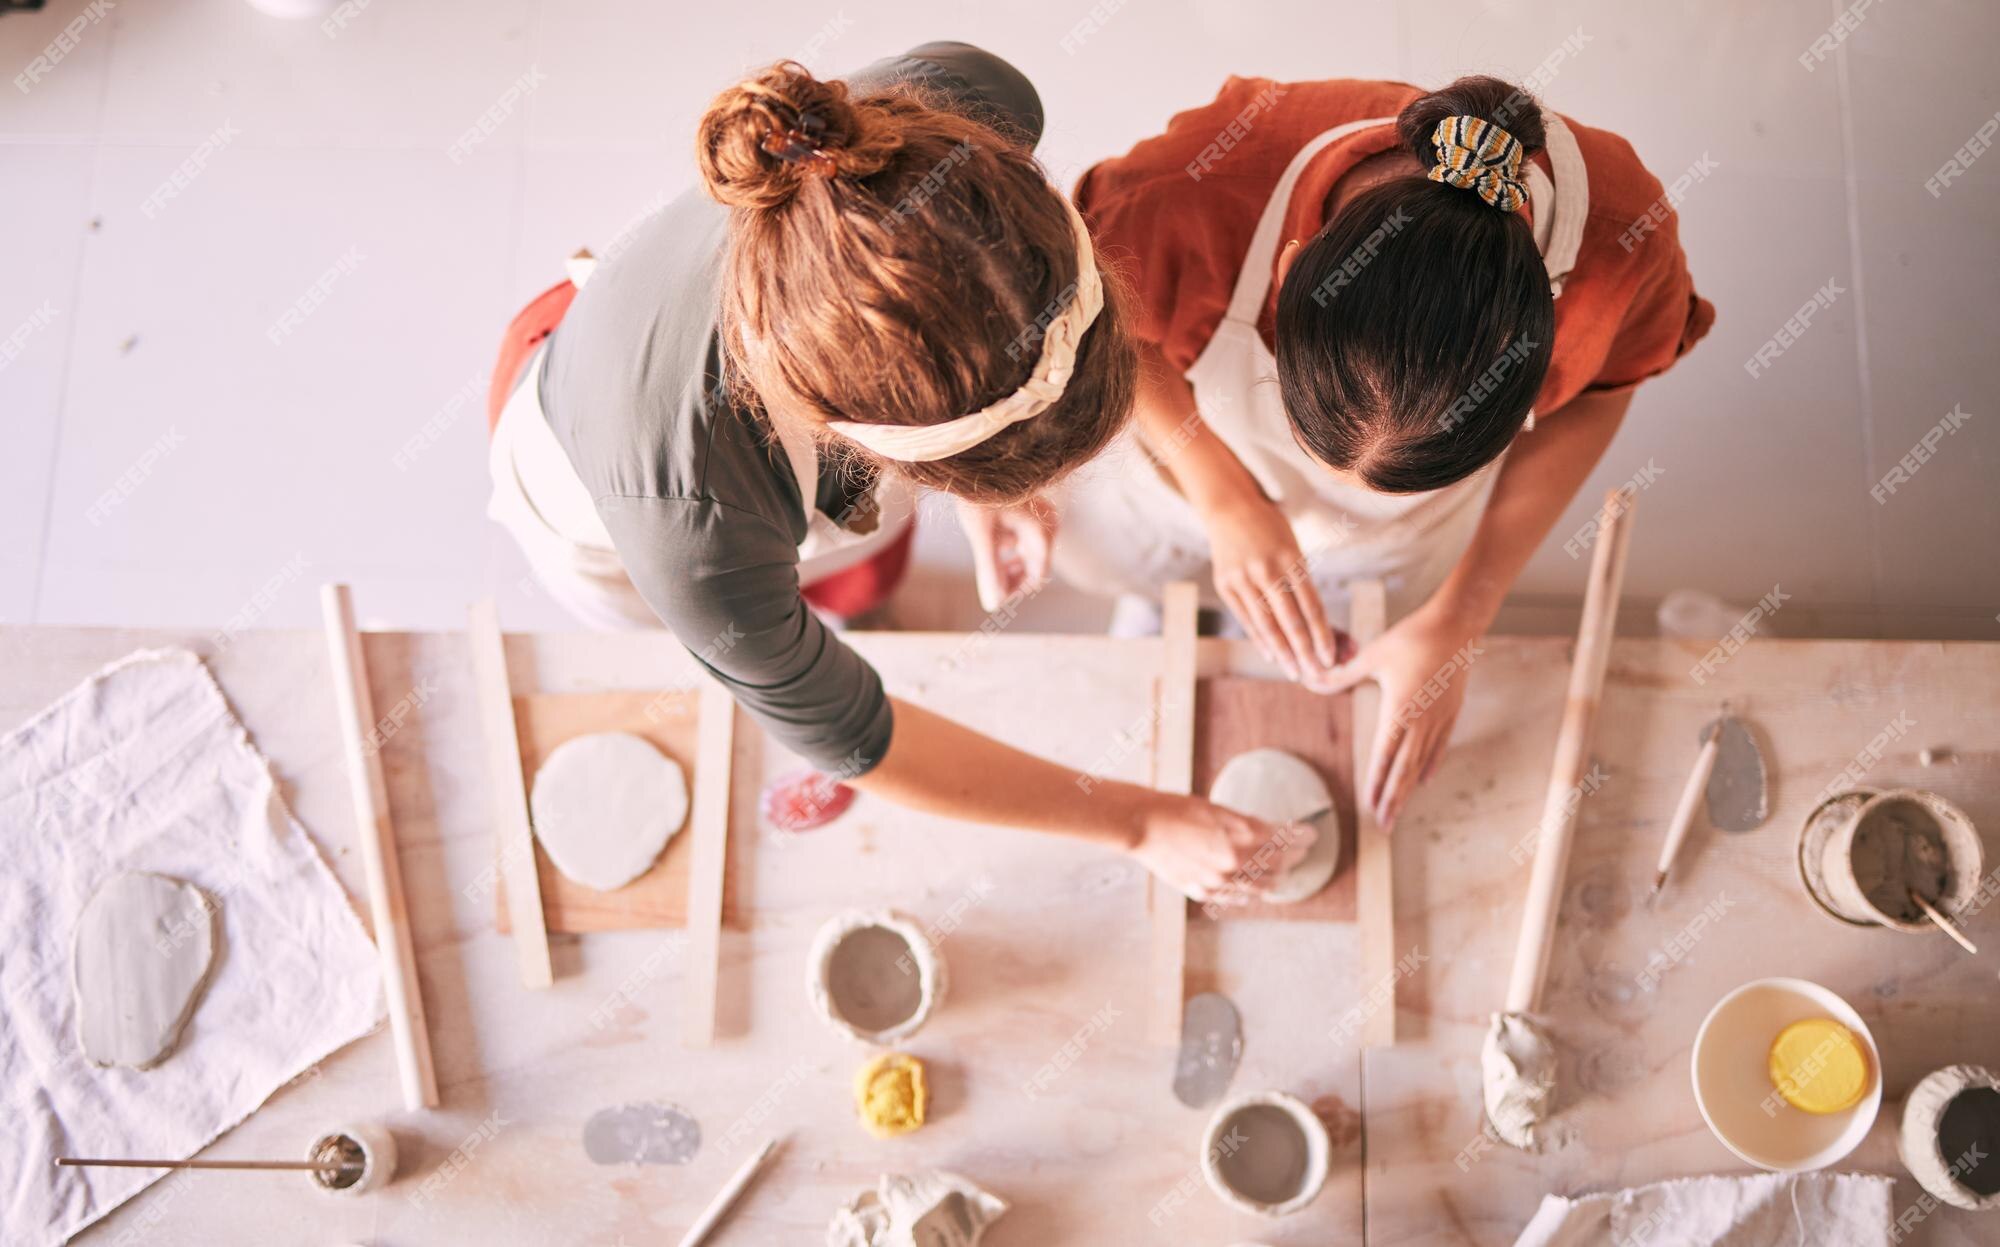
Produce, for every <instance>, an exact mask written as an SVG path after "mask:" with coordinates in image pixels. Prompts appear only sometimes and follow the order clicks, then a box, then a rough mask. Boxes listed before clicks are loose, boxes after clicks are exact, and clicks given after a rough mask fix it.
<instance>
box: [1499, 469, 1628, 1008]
mask: <svg viewBox="0 0 2000 1247" xmlns="http://www.w3.org/2000/svg"><path fill="white" fill-rule="evenodd" d="M1636 505H1637V500H1636V497H1635V495H1633V494H1631V493H1629V492H1627V491H1624V490H1617V489H1614V490H1612V491H1611V492H1610V493H1608V494H1606V495H1605V497H1604V506H1603V508H1602V509H1601V510H1600V511H1599V512H1598V531H1597V548H1596V550H1595V551H1594V552H1593V553H1592V555H1591V559H1590V581H1589V585H1588V587H1587V588H1586V589H1585V590H1584V598H1583V619H1582V621H1581V623H1579V624H1578V626H1577V632H1576V655H1575V657H1574V659H1573V660H1572V661H1571V664H1570V670H1569V693H1568V696H1567V698H1566V700H1565V702H1564V705H1563V721H1562V731H1561V733H1560V734H1559V735H1558V736H1557V737H1556V755H1555V764H1554V766H1553V767H1552V768H1551V769H1550V772H1549V790H1548V795H1547V797H1546V798H1545V799H1544V800H1543V802H1542V820H1541V824H1540V826H1541V834H1540V838H1539V840H1538V841H1537V843H1536V846H1535V865H1534V873H1533V874H1532V875H1531V876H1530V877H1529V879H1528V903H1527V906H1526V908H1525V909H1523V911H1522V913H1521V936H1520V939H1519V940H1518V941H1517V942H1516V944H1515V946H1514V972H1513V975H1512V976H1511V977H1510V978H1509V979H1508V982H1507V1012H1509V1013H1531V1012H1533V1011H1534V1009H1535V1005H1536V1004H1537V1003H1538V1001H1539V1000H1540V998H1541V994H1542V983H1543V981H1544V980H1545V979H1547V977H1548V970H1549V950H1550V948H1551V946H1552V945H1553V944H1554V942H1555V933H1556V910H1557V908H1558V906H1559V905H1560V904H1561V901H1562V888H1563V876H1564V874H1565V873H1567V871H1568V869H1569V849H1570V842H1571V840H1572V839H1574V836H1575V832H1576V807H1577V801H1576V799H1575V797H1573V796H1572V794H1573V793H1575V792H1577V791H1578V785H1579V784H1580V783H1582V781H1583V777H1584V772H1585V770H1586V768H1587V767H1588V764H1589V761H1590V732H1591V728H1592V726H1593V725H1594V724H1595V723H1596V720H1597V706H1598V701H1599V699H1600V697H1601V696H1602V694H1603V691H1604V669H1605V667H1606V665H1607V664H1608V663H1609V662H1610V659H1611V637H1612V634H1613V633H1614V631H1616V627H1617V623H1618V592H1619V589H1620V588H1621V586H1622V585H1623V583H1624V579H1625V552H1626V548H1627V547H1628V546H1629V545H1630V544H1631V541H1632V511H1633V509H1634V507H1635V506H1636Z"/></svg>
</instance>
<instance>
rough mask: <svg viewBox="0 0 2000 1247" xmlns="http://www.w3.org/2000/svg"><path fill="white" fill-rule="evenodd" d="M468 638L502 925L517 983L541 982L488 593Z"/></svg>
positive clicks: (513, 745)
mask: <svg viewBox="0 0 2000 1247" xmlns="http://www.w3.org/2000/svg"><path fill="white" fill-rule="evenodd" d="M469 640H470V643H471V648H472V676H473V685H474V687H475V688H476V689H477V690H478V694H479V722H480V727H481V728H482V729H483V731H482V734H483V735H484V737H485V743H486V775H487V779H488V780H489V784H488V791H489V792H490V793H491V794H492V797H493V861H494V868H495V869H496V870H497V871H498V872H499V875H500V882H501V885H502V886H503V887H504V889H505V892H506V904H507V925H508V927H509V928H510V929H511V930H512V931H513V933H514V956H515V959H516V960H517V961H518V962H519V963H520V967H521V985H522V986H524V987H536V988H539V987H547V986H548V985H549V984H550V983H552V982H554V981H555V971H554V968H553V967H552V966H551V965H550V964H549V931H548V926H547V924H546V923H545V922H544V920H543V917H542V886H541V882H540V880H539V879H538V878H537V877H536V869H535V838H534V830H533V827H532V825H531V824H530V823H529V821H528V790H527V784H526V782H525V781H524V780H523V778H522V775H521V740H520V735H519V732H518V729H517V727H516V725H515V722H514V693H513V689H512V687H511V686H510V685H509V683H508V680H507V648H506V642H505V641H504V640H502V638H501V635H500V614H499V611H498V609H497V608H496V607H495V606H494V604H493V600H492V599H491V598H488V599H486V600H484V601H481V602H478V603H475V604H474V605H473V607H472V626H471V629H470V635H469Z"/></svg>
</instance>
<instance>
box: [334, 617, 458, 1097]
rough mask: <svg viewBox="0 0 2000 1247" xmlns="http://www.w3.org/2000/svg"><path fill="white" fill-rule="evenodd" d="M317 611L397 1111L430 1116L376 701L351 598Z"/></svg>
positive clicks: (433, 1086)
mask: <svg viewBox="0 0 2000 1247" xmlns="http://www.w3.org/2000/svg"><path fill="white" fill-rule="evenodd" d="M320 608H321V613H322V614H323V616H324V618H325V623H326V640H327V657H328V660H329V667H330V670H331V672H332V676H333V692H334V700H335V703H336V704H337V705H338V706H339V709H340V743H341V747H342V748H343V749H344V750H345V752H346V754H347V780H348V788H349V790H350V791H351V793H352V795H353V798H354V821H355V836H356V839H357V840H359V841H360V845H361V864H362V869H363V870H364V871H365V872H366V873H367V876H368V908H369V912H370V914H371V915H372V916H373V918H374V924H375V946H376V948H377V949H378V950H379V952H380V955H381V959H382V990H383V994H384V995H385V996H386V997H387V998H388V1003H389V1029H390V1032H391V1034H392V1035H393V1036H394V1038H395V1041H396V1071H397V1074H398V1075H399V1077H400V1078H401V1081H402V1084H403V1107H404V1108H407V1109H411V1110H413V1111H414V1110H416V1109H424V1108H436V1107H437V1105H438V1089H437V1069H436V1067H435V1066H434V1065H433V1063H432V1060H431V1036H430V1028H429V1026H428V1025H427V1024H426V1022H425V1020H424V993H423V987H422V985H421V984H420V983H419V982H418V980H417V950H416V945H415V944H414V943H413V942H412V940H411V938H410V913H409V903H408V900H407V899H406V898H405V897H404V895H403V864H402V860H401V859H400V858H399V857H398V856H397V853H396V828H395V825H394V824H393V823H391V822H390V821H389V785H388V782H387V781H386V780H384V779H383V777H382V751H381V740H380V738H379V737H378V736H377V735H376V729H375V724H376V719H375V697H374V694H373V693H372V692H371V691H370V690H369V687H368V664H367V659H366V658H365V657H364V656H363V654H362V652H361V633H360V631H359V630H358V629H357V628H356V627H355V625H354V597H353V595H352V594H351V593H349V592H348V589H347V586H346V585H326V586H324V587H323V588H321V590H320Z"/></svg>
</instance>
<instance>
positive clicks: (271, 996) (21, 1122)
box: [0, 649, 383, 1247]
mask: <svg viewBox="0 0 2000 1247" xmlns="http://www.w3.org/2000/svg"><path fill="white" fill-rule="evenodd" d="M0 838H4V842H0V858H3V859H4V862H5V865H4V866H0V1001H3V1002H4V1006H5V1010H6V1013H5V1017H6V1021H5V1025H4V1027H0V1094H4V1096H5V1097H6V1101H5V1108H4V1110H0V1120H4V1121H5V1123H6V1128H5V1129H4V1130H0V1227H4V1233H0V1240H4V1241H5V1242H6V1243H7V1244H8V1247H25V1245H28V1244H36V1245H39V1244H44V1243H58V1242H61V1241H62V1240H63V1239H65V1238H67V1237H69V1236H70V1235H71V1234H74V1233H76V1232H77V1231H79V1230H81V1229H83V1228H84V1227H85V1226H87V1225H89V1224H90V1223H91V1222H93V1221H96V1220H97V1219H98V1218H99V1217H102V1216H103V1215H104V1214H106V1213H107V1212H109V1211H111V1210H112V1209H113V1208H116V1207H117V1206H118V1205H119V1204H121V1203H123V1202H124V1201H125V1200H127V1199H130V1198H131V1197H132V1196H133V1195H135V1194H137V1193H138V1192H139V1191H141V1190H143V1189H144V1188H145V1187H146V1186H148V1185H149V1184H151V1183H153V1182H156V1181H158V1180H159V1179H160V1178H162V1177H163V1176H165V1174H164V1172H162V1171H158V1170H149V1169H76V1168H70V1169H58V1168H56V1167H55V1165H54V1163H53V1161H54V1158H55V1157H57V1156H59V1155H65V1154H67V1155H76V1156H148V1157H152V1156H157V1157H174V1158H180V1157H186V1156H190V1155H193V1154H194V1153H195V1152H197V1151H199V1150H200V1149H201V1148H202V1147H203V1146H205V1145H206V1144H207V1143H209V1142H210V1141H211V1140H213V1139H214V1138H215V1137H216V1136H217V1135H219V1134H221V1133H222V1132H223V1131H225V1130H227V1129H229V1128H230V1127H231V1126H233V1125H235V1124H236V1123H237V1122H240V1121H242V1120H243V1119H244V1118H245V1117H247V1116H249V1115H250V1113H251V1112H253V1111H254V1110H255V1109H256V1108H257V1107H258V1106H259V1105H261V1104H262V1103H263V1102H264V1101H265V1100H266V1099H268V1098H269V1097H270V1095H271V1093H272V1092H274V1091H276V1090H277V1089H278V1088H280V1087H282V1086H284V1085H285V1084H286V1083H287V1082H289V1081H291V1080H292V1079H293V1078H296V1077H297V1076H298V1075H300V1074H301V1073H304V1072H305V1071H306V1070H307V1069H309V1068H311V1067H312V1066H313V1065H314V1064H315V1063H316V1062H318V1061H319V1060H320V1059H321V1058H323V1057H325V1056H326V1055H327V1054H329V1053H331V1052H333V1051H334V1050H336V1049H338V1048H341V1047H343V1046H345V1045H346V1044H349V1043H351V1042H353V1041H354V1040H355V1039H358V1038H360V1037H361V1036H362V1035H364V1034H366V1033H368V1031H369V1030H371V1029H372V1028H374V1027H375V1026H376V1024H377V1023H378V1022H379V1021H380V1020H381V1018H382V1016H383V1005H382V989H381V978H380V971H379V969H378V964H377V961H376V956H375V946H374V944H373V943H372V942H371V941H370V940H369V938H368V935H367V933H366V931H365V930H364V929H363V928H362V925H361V922H360V919H359V918H358V917H357V916H356V915H355V913H354V910H353V907H352V906H351V905H350V904H349V903H348V900H347V895H346V893H345V892H344V891H342V889H341V886H340V884H339V882H338V881H337V880H336V879H335V878H334V877H333V873H332V872H331V871H330V870H328V869H327V866H326V863H325V861H324V860H323V859H322V858H321V857H320V853H319V850H318V849H317V848H316V847H315V846H314V844H313V842H312V840H311V839H310V838H309V837H308V836H307V835H306V831H305V828H303V827H301V826H300V825H299V823H298V821H297V820H296V819H294V818H293V817H292V816H291V812H290V811H289V810H288V809H286V807H285V804H284V802H283V800H282V799H281V797H280V796H279V794H278V791H277V787H276V785H275V783H274V782H273V780H272V778H271V771H270V767H269V765H268V764H267V763H266V762H265V761H264V759H263V757H262V756H260V755H259V754H258V753H257V752H256V750H255V749H253V748H252V747H251V744H250V741H249V738H248V736H247V735H246V734H245V732H244V730H243V725H242V724H241V723H240V722H238V721H237V718H236V716H235V714H234V713H233V712H232V711H231V710H230V708H229V705H228V703H227V702H226V701H225V700H224V699H223V696H222V690H221V689H220V688H219V687H217V685H216V683H215V680H214V679H213V678H212V677H211V676H210V675H209V672H208V669H207V668H206V667H204V666H203V665H202V663H201V660H200V659H199V658H197V657H196V656H195V655H194V654H192V653H190V652H189V651H187V650H177V649H176V650H143V651H140V652H138V653H134V654H130V655H128V656H126V657H125V658H123V659H120V660H119V661H118V662H115V663H113V664H111V665H110V666H109V667H106V668H105V669H104V670H102V671H100V672H98V673H97V674H96V675H94V676H92V677H90V678H89V679H88V680H85V681H84V682H83V683H82V684H80V685H78V686H77V687H76V688H74V689H72V690H70V692H69V693H67V694H65V695H64V696H63V697H62V699H61V700H59V701H57V702H56V703H55V704H54V705H53V706H50V707H49V708H48V709H46V710H44V711H42V712H41V713H40V714H39V715H37V716H35V718H34V719H32V720H30V721H29V722H28V723H27V724H26V725H25V726H23V727H21V728H20V729H18V730H17V731H15V732H13V733H11V734H9V735H7V736H5V737H4V738H0ZM128 870H144V871H153V872H155V873H158V874H162V875H167V876H170V877H172V878H175V879H181V880H185V881H186V882H189V883H192V884H194V885H195V886H196V887H198V888H200V889H201V890H202V891H203V892H204V893H205V894H207V895H208V896H209V897H210V898H211V899H212V900H213V901H214V902H215V903H216V905H217V908H218V911H219V924H218V931H217V940H216V964H215V967H214V969H213V970H212V971H211V973H210V977H209V982H208V987H207V989H206V992H205V993H204V995H203V996H202V998H201V1000H200V1002H199V1004H198V1005H197V1007H196V1009H195V1011H194V1015H193V1017H192V1018H191V1019H190V1020H189V1022H188V1025H187V1029H186V1030H185V1031H184V1032H182V1035H181V1042H180V1045H179V1047H178V1048H176V1049H175V1050H174V1051H173V1052H172V1053H171V1054H169V1055H168V1056H167V1058H166V1059H165V1060H164V1061H162V1062H161V1063H160V1064H158V1065H156V1066H155V1067H153V1068H152V1069H150V1070H136V1069H128V1068H108V1069H107V1068H99V1067H97V1066H95V1065H92V1064H91V1063H90V1062H89V1061H88V1060H86V1059H85V1058H84V1055H83V1053H82V1051H81V1050H80V1048H79V1046H78V1042H77V1038H76V1036H77V1022H76V1005H75V999H74V995H73V993H72V990H71V986H70V952H71V945H72V941H73V939H74V935H75V931H76V924H77V917H78V915H79V914H80V913H81V912H82V909H83V906H84V904H85V902H86V901H88V900H89V899H90V897H91V896H92V895H93V894H94V893H95V892H96V890H97V888H98V886H99V885H100V884H102V883H103V882H104V881H105V880H106V879H108V878H110V877H111V876H112V875H115V874H118V873H121V872H123V871H128ZM163 935H164V937H165V938H177V937H180V936H179V933H173V932H168V933H163ZM307 1142H308V1141H307V1140H304V1139H301V1140H300V1141H299V1146H300V1149H301V1152H303V1149H304V1147H305V1145H306V1143H307ZM303 1189H304V1188H301V1190H303ZM301 1198H303V1196H302V1197H301Z"/></svg>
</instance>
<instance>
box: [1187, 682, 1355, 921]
mask: <svg viewBox="0 0 2000 1247" xmlns="http://www.w3.org/2000/svg"><path fill="white" fill-rule="evenodd" d="M1351 701H1352V699H1351V698H1349V697H1347V696H1339V697H1327V696H1323V695H1322V694H1319V693H1315V692H1312V691H1311V690H1310V689H1307V688H1304V687H1302V686H1300V685H1298V684H1294V683H1292V682H1291V681H1289V680H1258V679H1251V678H1248V677H1244V676H1217V677H1215V678H1213V679H1207V680H1201V681H1199V682H1197V684H1196V686H1195V728H1194V786H1195V791H1196V792H1207V791H1208V787H1209V785H1210V784H1212V783H1214V782H1215V776H1216V773H1217V772H1219V771H1220V770H1221V769H1222V768H1223V766H1224V765H1225V764H1226V763H1227V762H1228V761H1229V760H1230V759H1231V758H1233V757H1235V756H1236V755H1237V754H1239V753H1243V752H1246V751H1248V750H1251V749H1282V750H1284V751H1285V752H1287V753H1290V754H1293V755H1295V756H1296V757H1298V758H1299V759H1300V760H1301V761H1303V762H1305V763H1306V764H1307V765H1308V766H1310V767H1312V768H1313V769H1314V770H1315V771H1318V772H1319V776H1320V778H1321V779H1323V780H1325V781H1326V786H1327V788H1328V790H1329V791H1331V792H1332V793H1333V808H1334V811H1335V812H1336V813H1337V814H1338V815H1339V816H1340V867H1339V869H1338V870H1336V871H1335V872H1334V876H1333V881H1332V882H1330V883H1328V884H1327V885H1326V887H1325V888H1324V889H1322V890H1321V891H1320V892H1319V894H1318V895H1316V896H1313V897H1310V898H1308V899H1306V900H1303V901H1300V902H1299V903H1298V904H1296V905H1265V904H1257V903H1253V904H1249V905H1213V906H1197V907H1196V909H1197V911H1198V912H1202V913H1212V914H1213V916H1215V917H1217V918H1284V919H1291V920H1300V921H1314V922H1353V921H1354V916H1355V900H1354V878H1355V870H1354V862H1355V855H1354V747H1353V727H1352V715H1351V713H1350V706H1351Z"/></svg>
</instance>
